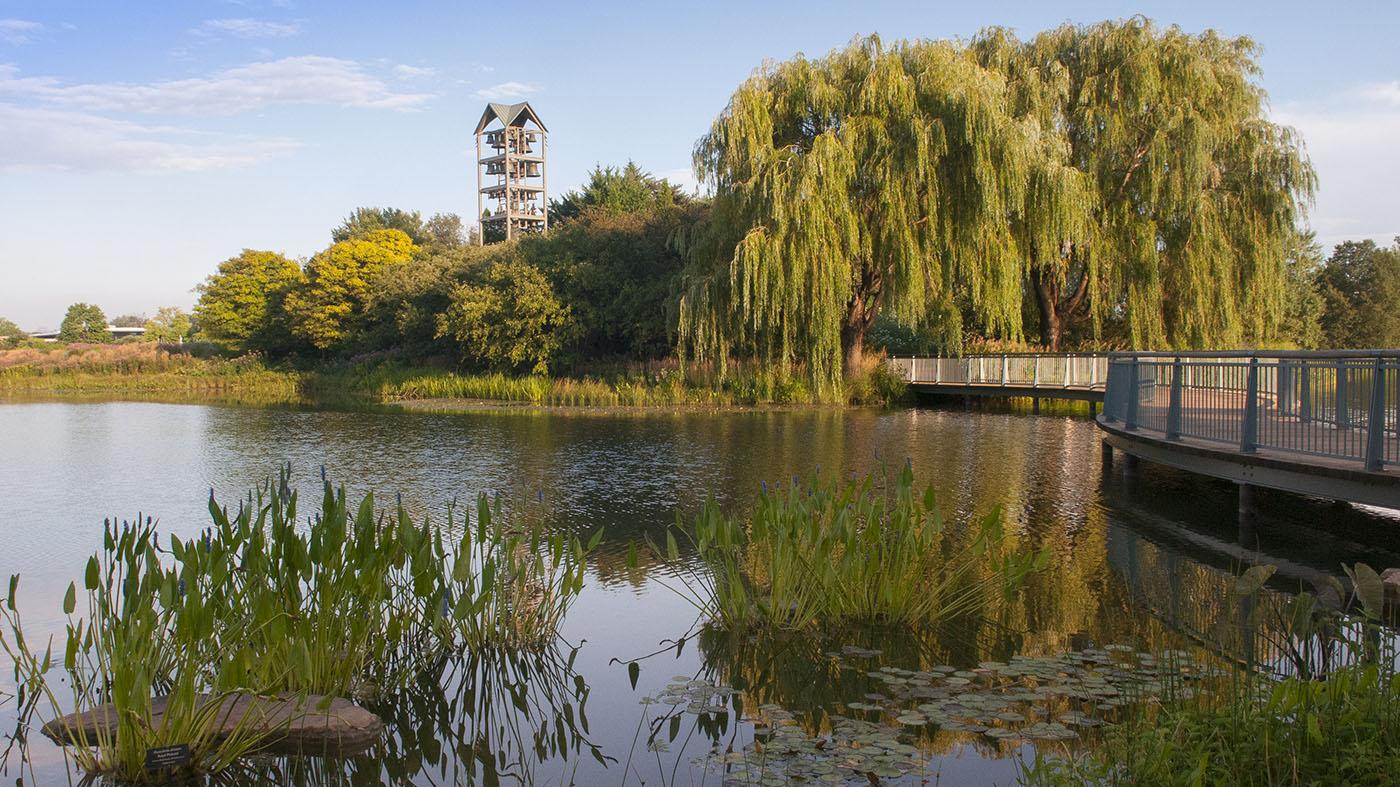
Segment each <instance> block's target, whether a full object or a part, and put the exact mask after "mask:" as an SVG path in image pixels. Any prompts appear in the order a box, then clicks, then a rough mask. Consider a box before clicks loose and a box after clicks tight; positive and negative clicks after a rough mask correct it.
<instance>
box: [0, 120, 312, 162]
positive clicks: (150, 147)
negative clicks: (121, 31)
mask: <svg viewBox="0 0 1400 787" xmlns="http://www.w3.org/2000/svg"><path fill="white" fill-rule="evenodd" d="M0 135H3V136H4V138H5V140H6V144H4V145H0V170H15V169H53V170H64V171H78V172H110V171H118V172H201V171H205V170H211V169H225V168H230V167H242V166H249V165H252V164H258V163H261V162H264V161H267V160H268V159H271V158H274V157H276V156H279V155H282V154H285V153H288V152H290V151H291V150H293V149H295V148H296V147H298V144H297V143H296V142H294V141H292V140H287V139H244V138H238V137H226V136H223V135H211V134H205V133H197V132H191V131H188V130H185V129H180V128H172V127H169V126H152V125H142V124H138V123H131V122H127V121H123V120H113V119H111V118H105V117H101V116H100V115H93V114H90V113H86V112H72V111H66V110H53V109H43V108H36V107H18V106H14V105H11V104H5V103H0Z"/></svg>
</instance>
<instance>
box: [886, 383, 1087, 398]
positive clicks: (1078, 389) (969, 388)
mask: <svg viewBox="0 0 1400 787" xmlns="http://www.w3.org/2000/svg"><path fill="white" fill-rule="evenodd" d="M909 387H910V388H913V389H914V391H915V392H916V393H923V394H934V395H939V396H1004V397H1013V396H1014V397H1030V398H1034V399H1073V400H1076V401H1084V402H1102V401H1103V390H1104V389H1103V386H1101V385H1099V386H1092V385H1045V384H1033V383H1030V382H1009V383H988V382H957V381H947V380H944V381H942V382H931V381H927V380H915V381H913V382H911V383H909Z"/></svg>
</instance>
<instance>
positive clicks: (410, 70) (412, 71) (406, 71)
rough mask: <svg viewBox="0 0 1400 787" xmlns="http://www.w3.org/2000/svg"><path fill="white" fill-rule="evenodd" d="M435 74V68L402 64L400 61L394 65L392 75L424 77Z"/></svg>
mask: <svg viewBox="0 0 1400 787" xmlns="http://www.w3.org/2000/svg"><path fill="white" fill-rule="evenodd" d="M435 74H437V69H436V68H427V67H425V66H409V65H404V64H402V63H400V64H399V65H397V66H394V76H396V77H398V78H399V79H421V78H424V77H430V76H434V75H435Z"/></svg>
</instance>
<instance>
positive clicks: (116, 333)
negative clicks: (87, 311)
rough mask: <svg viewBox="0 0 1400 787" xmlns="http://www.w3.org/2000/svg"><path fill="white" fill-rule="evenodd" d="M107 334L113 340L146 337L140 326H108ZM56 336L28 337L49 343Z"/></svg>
mask: <svg viewBox="0 0 1400 787" xmlns="http://www.w3.org/2000/svg"><path fill="white" fill-rule="evenodd" d="M107 332H108V333H110V334H112V338H113V339H125V338H126V337H128V336H145V335H146V329H145V327H143V326H140V325H136V326H132V327H120V326H116V325H108V326H107ZM58 334H59V332H58V331H35V332H33V333H31V334H29V337H30V338H31V339H43V340H45V341H49V342H56V341H58Z"/></svg>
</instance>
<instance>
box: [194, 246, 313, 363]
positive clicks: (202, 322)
mask: <svg viewBox="0 0 1400 787" xmlns="http://www.w3.org/2000/svg"><path fill="white" fill-rule="evenodd" d="M302 278H303V277H302V273H301V267H300V266H298V265H297V264H296V262H294V261H292V260H289V259H287V258H286V257H284V256H282V255H281V254H278V253H276V252H271V251H255V250H253V249H244V250H243V251H242V253H240V254H239V255H238V256H236V257H230V258H229V259H227V260H224V261H223V262H221V263H219V268H218V271H217V272H215V273H214V274H213V275H212V276H210V277H209V278H207V279H205V280H204V283H203V284H201V285H200V286H199V287H198V290H199V303H198V304H196V306H195V307H194V318H195V321H196V322H197V323H198V325H199V332H200V335H202V336H203V337H205V338H207V339H210V340H211V341H215V342H219V343H221V344H224V345H227V346H229V347H231V348H232V349H235V350H275V349H281V348H284V347H286V345H287V332H288V330H289V328H290V324H289V322H288V321H287V319H286V314H285V312H284V311H283V308H282V306H283V301H284V299H285V298H286V297H287V293H289V292H290V291H291V290H292V289H293V288H294V287H297V286H299V285H300V284H301V282H302Z"/></svg>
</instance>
